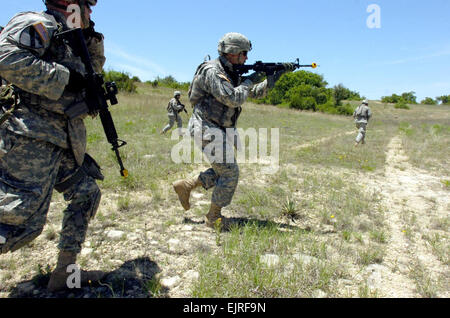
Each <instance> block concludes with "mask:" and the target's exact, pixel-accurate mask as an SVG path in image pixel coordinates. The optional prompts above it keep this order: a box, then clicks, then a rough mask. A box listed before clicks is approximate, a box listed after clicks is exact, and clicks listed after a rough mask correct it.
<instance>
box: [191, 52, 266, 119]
mask: <svg viewBox="0 0 450 318" xmlns="http://www.w3.org/2000/svg"><path fill="white" fill-rule="evenodd" d="M232 67H233V66H232V64H231V63H229V62H228V61H227V60H226V59H225V58H224V57H219V58H218V59H216V60H212V61H208V62H205V63H203V64H201V65H200V66H199V67H198V69H197V72H196V74H195V76H194V79H193V81H192V84H191V87H190V88H189V94H188V95H189V100H190V102H191V104H192V105H193V106H194V113H193V118H195V119H196V120H199V121H206V122H209V123H211V124H212V125H216V126H219V127H221V128H231V127H233V128H234V127H236V123H237V120H238V118H239V115H240V114H241V111H242V105H243V104H244V102H245V101H246V100H247V98H248V97H255V98H256V97H263V96H264V95H265V94H266V93H267V80H265V81H264V82H262V83H259V84H256V85H253V83H252V82H251V81H250V80H245V81H243V82H242V80H243V79H242V77H240V76H235V75H234V74H233V72H232V71H231V70H232Z"/></svg>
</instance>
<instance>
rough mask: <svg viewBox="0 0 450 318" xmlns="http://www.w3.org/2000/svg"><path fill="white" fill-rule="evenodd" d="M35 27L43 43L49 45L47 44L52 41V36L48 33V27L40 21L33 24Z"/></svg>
mask: <svg viewBox="0 0 450 318" xmlns="http://www.w3.org/2000/svg"><path fill="white" fill-rule="evenodd" d="M33 27H34V29H35V30H36V32H37V34H38V35H39V37H40V38H41V41H42V44H43V45H44V46H45V47H47V45H48V44H49V42H50V36H49V34H48V31H47V28H46V27H45V26H44V24H43V23H42V22H38V23H36V24H33Z"/></svg>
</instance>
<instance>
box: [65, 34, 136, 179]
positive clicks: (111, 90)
mask: <svg viewBox="0 0 450 318" xmlns="http://www.w3.org/2000/svg"><path fill="white" fill-rule="evenodd" d="M57 38H59V39H62V40H65V41H67V43H68V45H69V46H70V47H71V48H72V50H73V51H74V54H75V55H77V56H78V57H80V58H81V61H82V62H83V64H84V66H85V69H86V84H87V85H86V87H87V88H86V104H87V105H88V108H89V113H90V114H97V113H98V114H99V116H100V120H101V122H102V125H103V130H104V132H105V135H106V138H107V140H108V142H109V143H110V144H111V145H112V150H113V151H114V153H115V154H116V158H117V161H118V163H119V166H120V174H121V176H122V177H125V178H126V177H128V170H127V169H125V167H124V165H123V162H122V158H121V157H120V153H119V148H120V147H122V146H125V145H126V144H127V143H126V142H125V141H123V140H120V139H119V137H118V135H117V131H116V127H115V125H114V121H113V119H112V116H111V113H110V111H109V109H108V107H109V106H108V101H109V102H110V103H111V105H116V104H118V100H117V96H116V95H117V94H118V89H117V86H116V84H115V83H114V82H106V83H105V82H104V79H103V76H102V75H101V74H98V73H96V72H95V71H94V68H93V66H92V61H91V57H90V55H89V51H88V48H87V45H86V41H85V39H84V35H83V31H82V30H81V29H80V28H77V29H72V30H69V31H65V32H61V33H59V34H58V35H57Z"/></svg>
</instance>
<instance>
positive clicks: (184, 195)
mask: <svg viewBox="0 0 450 318" xmlns="http://www.w3.org/2000/svg"><path fill="white" fill-rule="evenodd" d="M201 185H202V183H201V181H200V178H199V177H195V178H193V179H184V180H178V181H176V182H174V183H172V186H173V189H174V190H175V192H176V193H177V194H178V199H179V200H180V203H181V205H182V206H183V208H184V209H185V210H186V211H188V210H189V209H190V208H191V204H190V203H189V198H190V196H191V191H192V190H194V189H195V188H198V187H199V186H201Z"/></svg>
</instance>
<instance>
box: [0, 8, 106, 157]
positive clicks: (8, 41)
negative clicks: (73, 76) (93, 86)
mask: <svg viewBox="0 0 450 318" xmlns="http://www.w3.org/2000/svg"><path fill="white" fill-rule="evenodd" d="M66 29H67V25H66V24H65V19H64V17H63V16H62V15H61V14H60V13H57V12H51V11H47V12H23V13H19V14H17V15H16V16H14V17H13V18H12V20H11V21H10V22H9V23H8V24H7V25H6V27H5V29H4V30H3V32H2V33H1V34H0V77H2V78H3V79H5V80H6V81H7V82H8V83H11V84H13V85H15V86H16V87H17V88H19V96H20V103H19V105H18V109H16V110H15V111H14V113H13V116H11V117H10V119H9V120H8V121H7V122H6V123H5V124H4V125H3V126H2V128H6V129H9V130H10V131H12V132H14V133H16V134H19V135H23V136H27V137H30V138H35V139H39V140H43V141H47V142H50V143H52V144H55V145H57V146H59V147H61V148H64V149H72V151H73V153H74V155H75V159H76V161H77V163H78V165H81V164H82V163H83V160H84V154H85V151H86V128H85V126H84V122H83V119H84V117H85V116H83V117H78V118H74V119H71V120H69V119H68V117H67V116H65V115H64V109H66V108H67V107H69V106H72V105H75V104H78V103H84V98H85V95H84V94H85V93H84V92H80V93H77V94H74V93H71V92H68V91H65V87H66V85H67V84H68V82H69V76H70V72H69V69H68V68H69V67H70V68H72V69H74V70H76V71H78V72H80V73H81V74H85V68H84V65H83V63H82V62H81V59H80V58H78V57H76V56H74V55H73V53H72V50H71V49H70V47H68V46H67V45H66V44H64V43H61V42H57V41H53V39H54V35H55V34H56V33H57V32H58V31H62V30H66ZM87 44H88V47H89V51H90V53H91V54H92V56H93V64H94V66H95V68H96V71H99V70H101V68H102V67H103V64H104V62H105V58H104V56H103V41H102V39H101V40H100V39H87ZM3 111H4V110H1V112H3Z"/></svg>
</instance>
